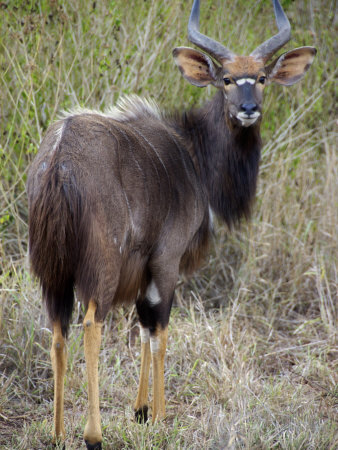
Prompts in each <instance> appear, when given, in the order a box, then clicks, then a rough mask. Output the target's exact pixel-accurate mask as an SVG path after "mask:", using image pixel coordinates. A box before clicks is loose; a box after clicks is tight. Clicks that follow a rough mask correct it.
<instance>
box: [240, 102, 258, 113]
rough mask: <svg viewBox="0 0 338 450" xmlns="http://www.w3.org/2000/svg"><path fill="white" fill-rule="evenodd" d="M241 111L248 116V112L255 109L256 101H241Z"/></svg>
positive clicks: (252, 111)
mask: <svg viewBox="0 0 338 450" xmlns="http://www.w3.org/2000/svg"><path fill="white" fill-rule="evenodd" d="M241 111H242V112H244V113H245V114H247V115H248V116H250V114H253V113H254V112H256V111H257V105H256V103H242V104H241Z"/></svg>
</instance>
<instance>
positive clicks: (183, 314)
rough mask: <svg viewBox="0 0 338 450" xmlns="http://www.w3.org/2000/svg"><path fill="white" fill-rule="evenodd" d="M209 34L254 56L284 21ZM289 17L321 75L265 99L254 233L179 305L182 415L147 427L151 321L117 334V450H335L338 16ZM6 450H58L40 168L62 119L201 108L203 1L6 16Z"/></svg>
mask: <svg viewBox="0 0 338 450" xmlns="http://www.w3.org/2000/svg"><path fill="white" fill-rule="evenodd" d="M201 3H202V7H201V30H202V31H203V32H204V33H206V34H209V35H210V36H212V37H214V38H216V39H219V40H220V41H222V42H224V41H226V43H227V45H228V46H229V47H231V48H232V49H234V51H238V52H242V53H247V52H249V51H251V50H252V49H253V48H254V47H255V46H256V45H258V44H259V43H260V42H262V41H263V40H264V39H266V38H267V37H269V36H270V35H271V34H272V33H274V32H275V24H274V19H273V15H272V14H273V12H272V5H271V3H270V2H269V1H263V0H261V1H259V0H258V1H256V0H248V1H244V0H227V1H226V2H225V1H223V0H203V1H202V2H201ZM282 3H283V6H284V8H285V10H286V12H287V15H288V17H289V18H290V21H291V24H292V29H293V36H294V39H293V42H292V43H290V44H289V45H288V48H289V49H291V48H293V47H296V46H301V45H315V46H316V47H317V49H318V55H317V58H316V61H315V63H314V65H313V67H312V68H311V70H310V71H309V73H308V74H307V75H306V77H305V78H304V80H303V81H302V82H301V83H299V84H298V85H296V86H293V87H291V88H289V89H287V88H281V87H279V86H271V87H269V88H268V90H267V94H266V98H265V118H264V123H263V128H262V135H263V139H264V143H265V146H264V151H263V155H262V161H261V172H260V181H259V186H258V192H257V201H256V206H255V211H254V214H253V218H252V221H251V222H250V223H249V224H246V223H243V224H242V226H241V229H240V230H237V231H235V232H233V233H231V234H230V233H229V232H228V230H227V229H226V228H225V227H223V226H222V225H221V224H219V226H218V227H217V233H216V237H215V240H214V245H213V248H212V250H211V252H210V255H209V258H208V260H207V261H206V262H205V265H204V267H203V268H202V269H201V270H200V271H199V272H198V273H197V274H195V276H194V277H193V278H191V279H190V280H182V282H180V283H179V286H178V289H177V298H176V303H175V305H174V308H173V311H172V316H171V322H170V332H169V348H168V354H167V361H166V392H167V410H168V416H167V418H166V420H165V421H164V422H163V423H157V424H155V425H148V426H145V427H142V426H140V425H138V424H136V423H134V421H133V413H132V403H133V400H134V397H135V394H136V389H137V377H138V369H139V363H140V349H139V347H140V342H139V337H138V331H137V326H136V319H135V312H134V310H133V309H131V310H128V311H126V310H123V309H119V310H117V311H114V312H112V313H111V314H110V315H109V318H108V320H107V321H106V324H105V327H104V331H103V343H102V350H101V355H100V393H101V409H102V420H103V426H104V445H105V448H114V449H115V448H121V449H122V448H137V449H139V448H142V449H148V448H161V449H162V448H168V449H173V448H201V449H202V448H203V449H204V448H210V449H211V448H212V449H224V448H228V449H235V448H248V449H254V448H257V449H260V448H266V449H268V448H283V449H291V448H292V449H293V448H296V449H308V448H316V449H317V448H318V449H333V448H337V446H338V426H337V416H336V415H335V414H336V413H337V404H338V402H337V399H338V388H337V285H338V283H337V281H338V276H337V264H336V258H337V250H338V245H337V223H338V222H337V211H338V208H337V206H338V205H337V198H338V189H337V178H338V177H337V175H338V174H337V153H336V137H337V135H336V129H335V125H336V124H335V117H334V82H335V76H336V73H337V72H336V70H335V54H334V37H335V32H334V27H335V24H336V21H335V16H334V14H335V2H334V1H333V0H325V1H324V0H316V1H314V0H312V1H305V0H304V1H303V0H299V1H297V2H291V1H290V0H284V1H283V2H282ZM0 8H1V9H0V26H1V29H0V67H1V71H0V115H1V120H0V165H1V166H0V167H1V184H0V232H1V241H0V258H1V268H0V288H1V305H0V319H1V320H0V342H1V347H0V378H1V382H0V447H1V448H8V449H13V448H15V449H38V448H43V447H46V446H47V447H48V445H49V443H50V433H51V423H52V409H53V405H52V397H53V385H52V373H51V367H50V362H49V348H50V343H51V332H50V330H49V328H48V327H49V325H48V322H47V320H46V317H45V314H44V311H43V310H42V308H41V301H40V292H39V288H38V286H37V284H36V282H35V281H34V280H32V279H31V277H30V274H29V269H28V262H27V257H26V254H27V199H26V195H25V181H26V173H27V172H26V171H27V167H28V165H29V163H30V161H31V160H32V158H33V157H34V154H35V153H36V151H37V148H38V146H39V142H40V139H41V136H42V135H43V134H44V132H45V130H46V128H47V127H48V125H49V124H50V123H52V122H53V120H54V119H55V118H56V116H57V113H58V111H60V110H62V109H67V108H71V107H74V106H76V105H85V106H86V107H89V108H95V109H99V108H102V109H103V108H105V107H107V106H109V105H110V104H112V103H114V102H115V101H116V100H117V98H118V97H119V96H120V95H121V94H128V93H137V94H139V95H144V96H150V97H152V98H154V99H155V100H156V101H157V102H158V103H159V104H160V105H161V107H163V108H164V109H168V110H171V109H173V108H187V107H189V106H191V105H198V104H201V103H202V102H203V101H204V100H205V99H206V98H209V97H210V96H211V95H212V94H213V90H212V88H210V89H209V88H207V89H204V90H203V89H198V88H196V87H193V86H190V85H189V84H188V83H186V82H185V81H184V80H183V79H182V78H181V76H180V74H179V73H178V71H177V69H176V68H175V67H174V64H173V60H172V56H171V50H172V49H173V48H174V47H175V46H179V45H189V44H188V41H187V37H186V25H187V20H188V15H189V8H190V2H189V4H188V2H180V1H178V0H173V1H171V2H164V1H150V0H148V1H141V0H137V1H134V2H133V3H132V6H131V5H130V4H128V3H127V2H125V1H122V0H116V1H107V0H104V1H100V2H95V1H88V0H83V1H82V2H77V1H75V0H70V1H68V2H61V1H47V0H39V1H34V0H31V1H26V2H21V1H19V0H9V1H4V2H2V3H1V4H0ZM82 319H83V310H82V308H81V306H79V305H76V308H75V311H74V314H73V325H72V326H71V332H70V338H69V342H68V347H69V362H68V372H67V377H66V393H65V406H66V410H65V415H66V429H67V442H66V445H67V448H74V449H77V448H80V447H81V445H82V438H81V434H82V430H83V426H84V423H85V416H86V402H87V400H86V399H87V396H86V382H85V380H86V378H85V367H84V357H83V348H82V325H81V322H82Z"/></svg>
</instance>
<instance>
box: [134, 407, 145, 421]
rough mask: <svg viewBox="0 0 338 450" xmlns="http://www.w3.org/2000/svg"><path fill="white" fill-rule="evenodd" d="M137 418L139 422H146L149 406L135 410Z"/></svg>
mask: <svg viewBox="0 0 338 450" xmlns="http://www.w3.org/2000/svg"><path fill="white" fill-rule="evenodd" d="M135 419H136V422H138V423H146V422H147V420H148V406H146V405H145V406H142V408H140V409H137V410H136V411H135Z"/></svg>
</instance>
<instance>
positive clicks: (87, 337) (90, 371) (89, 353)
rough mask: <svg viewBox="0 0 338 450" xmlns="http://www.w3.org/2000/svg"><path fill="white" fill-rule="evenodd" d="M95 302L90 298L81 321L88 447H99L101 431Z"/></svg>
mask: <svg viewBox="0 0 338 450" xmlns="http://www.w3.org/2000/svg"><path fill="white" fill-rule="evenodd" d="M95 311H96V304H95V302H93V301H92V300H90V302H89V305H88V310H87V313H86V316H85V318H84V321H83V326H84V353H85V359H86V366H87V377H88V420H87V423H86V426H85V430H84V435H83V437H84V440H85V442H86V445H87V448H88V449H93V450H94V449H101V442H102V432H101V418H100V405H99V374H98V361H99V352H100V344H101V329H102V323H100V322H95Z"/></svg>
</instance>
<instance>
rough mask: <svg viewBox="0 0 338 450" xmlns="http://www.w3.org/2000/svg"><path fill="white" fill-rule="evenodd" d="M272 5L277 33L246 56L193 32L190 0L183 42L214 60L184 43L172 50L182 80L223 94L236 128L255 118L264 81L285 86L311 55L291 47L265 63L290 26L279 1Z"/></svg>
mask: <svg viewBox="0 0 338 450" xmlns="http://www.w3.org/2000/svg"><path fill="white" fill-rule="evenodd" d="M273 3H274V8H275V15H276V21H277V26H278V28H279V33H278V34H277V35H276V36H273V37H272V38H271V39H269V40H268V41H266V42H264V43H263V44H261V45H260V46H259V47H258V48H257V49H256V50H254V51H253V52H252V53H251V54H250V55H249V56H239V55H236V54H234V53H233V52H232V51H230V50H229V49H227V48H226V47H224V46H223V45H222V44H220V43H218V42H216V41H214V40H213V39H210V38H209V37H207V36H204V35H203V34H201V33H200V32H199V31H198V29H199V0H194V4H193V7H192V10H191V15H190V20H189V26H188V36H189V40H190V41H191V42H193V43H194V44H196V45H197V46H199V47H200V48H202V49H203V50H205V51H207V52H208V53H209V55H211V56H212V57H213V58H214V60H216V61H217V62H215V61H214V60H213V59H211V58H210V57H209V56H208V55H206V54H205V53H202V52H200V51H198V50H194V49H192V48H189V47H178V48H175V49H174V51H173V56H174V58H175V62H176V64H177V66H178V67H179V69H180V71H181V73H182V75H183V76H184V78H185V79H186V80H188V81H189V82H190V83H191V84H194V85H195V86H198V87H205V86H207V85H208V84H212V85H214V86H215V87H216V88H218V89H221V90H222V91H223V92H224V97H225V99H226V103H225V104H226V114H227V116H228V119H229V120H230V121H231V122H233V123H235V124H237V125H240V126H242V127H250V126H252V125H254V124H255V123H257V122H259V119H260V117H261V114H262V100H263V90H264V87H265V86H266V85H267V84H269V83H270V82H272V81H273V82H276V83H278V84H282V85H286V86H290V85H292V84H294V83H296V82H297V81H298V80H300V79H301V78H302V77H303V75H304V74H305V72H306V71H307V70H308V68H309V67H310V66H311V64H312V61H313V59H314V56H315V54H316V49H315V48H313V47H301V48H296V49H294V50H291V51H289V52H287V53H284V54H282V55H281V56H279V57H278V58H276V59H275V60H274V61H273V62H272V63H270V64H267V62H268V61H269V59H270V58H271V57H272V55H273V54H274V53H275V52H277V51H278V50H279V49H280V48H281V47H282V46H283V45H284V44H285V43H286V42H288V40H289V39H290V37H291V34H290V24H289V21H288V19H287V17H286V15H285V13H284V11H283V9H282V7H281V6H280V4H279V1H278V0H273Z"/></svg>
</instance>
